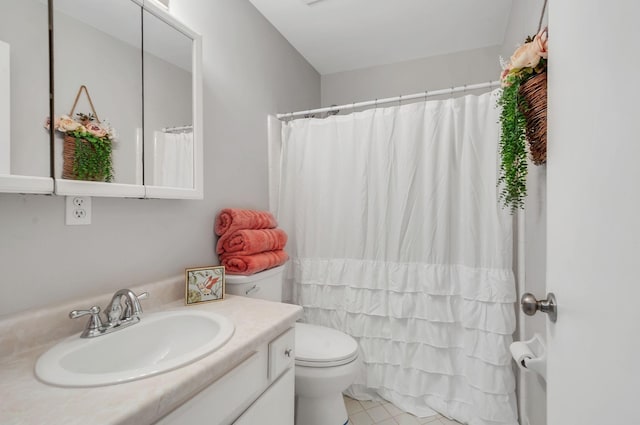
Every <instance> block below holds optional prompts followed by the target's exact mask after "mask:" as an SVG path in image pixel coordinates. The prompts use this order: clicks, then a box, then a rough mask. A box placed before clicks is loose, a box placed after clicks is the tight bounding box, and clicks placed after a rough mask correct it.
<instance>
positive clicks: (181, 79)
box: [142, 10, 194, 189]
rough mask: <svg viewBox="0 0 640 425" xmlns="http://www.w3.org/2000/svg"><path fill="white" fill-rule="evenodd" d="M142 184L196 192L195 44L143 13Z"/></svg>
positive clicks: (148, 14) (162, 22)
mask: <svg viewBox="0 0 640 425" xmlns="http://www.w3.org/2000/svg"><path fill="white" fill-rule="evenodd" d="M142 19H143V21H142V22H143V24H142V27H143V40H144V52H143V63H144V94H145V96H144V111H145V114H144V152H145V156H144V181H145V184H146V185H147V186H161V187H173V188H183V189H193V188H194V175H193V173H194V137H193V136H194V133H193V106H192V104H193V93H192V86H193V64H192V61H193V54H192V46H193V40H192V39H191V38H190V37H188V36H187V35H186V34H184V33H182V32H181V31H180V30H178V29H177V28H175V27H173V26H171V25H167V23H165V22H164V21H163V20H162V19H160V18H159V17H158V16H155V15H153V14H152V13H150V12H148V11H146V10H145V11H144V12H143V15H142Z"/></svg>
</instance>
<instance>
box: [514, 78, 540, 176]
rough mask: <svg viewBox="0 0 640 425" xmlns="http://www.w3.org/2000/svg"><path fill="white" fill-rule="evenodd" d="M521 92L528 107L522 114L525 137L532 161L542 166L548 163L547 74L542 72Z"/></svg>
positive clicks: (523, 86) (522, 87)
mask: <svg viewBox="0 0 640 425" xmlns="http://www.w3.org/2000/svg"><path fill="white" fill-rule="evenodd" d="M519 92H520V95H521V96H522V97H523V98H524V99H525V100H526V101H527V105H528V108H527V109H526V110H522V114H523V115H524V117H525V120H526V130H525V135H526V138H527V142H528V143H529V153H530V154H531V160H532V161H533V163H534V164H536V165H542V164H544V163H546V162H547V73H546V72H542V73H540V74H538V75H536V76H535V77H532V78H530V79H528V80H527V81H525V82H524V83H522V84H521V85H520V88H519Z"/></svg>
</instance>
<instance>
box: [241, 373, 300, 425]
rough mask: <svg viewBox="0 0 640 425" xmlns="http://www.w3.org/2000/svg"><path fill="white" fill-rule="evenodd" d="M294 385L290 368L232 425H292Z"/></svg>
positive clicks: (293, 377)
mask: <svg viewBox="0 0 640 425" xmlns="http://www.w3.org/2000/svg"><path fill="white" fill-rule="evenodd" d="M294 383H295V372H294V368H290V369H289V370H288V371H287V372H285V373H284V375H282V376H281V377H280V379H278V380H277V381H276V382H274V384H273V385H272V386H270V387H269V389H267V391H265V392H264V394H262V396H261V397H260V398H259V399H258V400H256V401H255V403H253V404H252V405H251V407H249V408H248V409H247V410H246V411H245V412H244V413H243V414H242V416H240V417H239V418H238V420H237V421H235V422H234V425H259V424H278V425H293V415H294V413H293V408H294V398H295V394H294Z"/></svg>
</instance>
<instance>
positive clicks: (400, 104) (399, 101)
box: [398, 95, 402, 106]
mask: <svg viewBox="0 0 640 425" xmlns="http://www.w3.org/2000/svg"><path fill="white" fill-rule="evenodd" d="M398 106H402V95H400V96H398Z"/></svg>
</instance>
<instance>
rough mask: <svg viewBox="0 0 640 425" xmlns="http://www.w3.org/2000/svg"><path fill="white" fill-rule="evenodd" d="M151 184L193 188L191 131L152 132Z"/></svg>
mask: <svg viewBox="0 0 640 425" xmlns="http://www.w3.org/2000/svg"><path fill="white" fill-rule="evenodd" d="M153 158H154V161H153V184H154V185H155V186H169V187H184V188H193V132H192V131H189V132H183V133H165V132H162V131H156V132H154V152H153Z"/></svg>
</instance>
